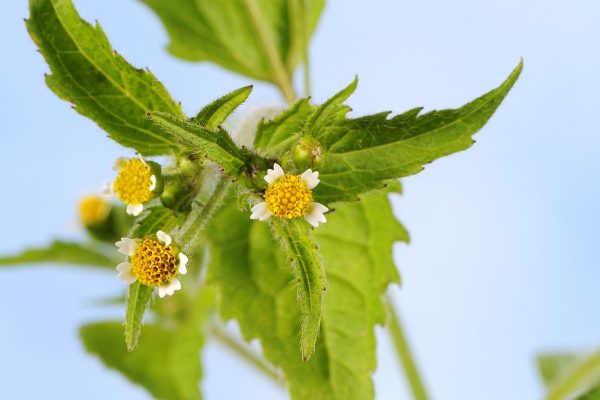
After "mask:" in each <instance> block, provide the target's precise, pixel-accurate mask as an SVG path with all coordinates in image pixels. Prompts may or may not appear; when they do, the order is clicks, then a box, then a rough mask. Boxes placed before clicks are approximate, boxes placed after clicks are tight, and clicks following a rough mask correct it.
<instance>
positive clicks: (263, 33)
mask: <svg viewBox="0 0 600 400" xmlns="http://www.w3.org/2000/svg"><path fill="white" fill-rule="evenodd" d="M244 4H245V5H246V9H247V10H248V14H249V15H250V18H251V19H252V23H253V24H254V28H255V29H256V32H257V33H258V37H259V39H260V42H261V44H262V45H263V47H264V49H265V51H266V52H267V57H268V58H269V62H270V63H271V67H272V69H273V79H274V80H275V84H276V85H277V86H278V87H279V89H280V90H281V93H282V94H283V97H284V98H285V100H286V101H287V102H288V103H292V102H294V100H296V93H295V91H294V87H293V85H292V80H291V77H290V76H289V74H288V72H287V70H286V69H285V66H284V65H283V62H282V61H281V58H280V56H279V53H278V51H277V47H276V46H275V43H274V42H273V40H272V38H271V36H270V35H269V32H268V30H267V29H268V28H267V26H266V25H265V22H264V20H263V18H262V16H261V15H260V10H259V9H258V7H257V6H256V3H255V0H244Z"/></svg>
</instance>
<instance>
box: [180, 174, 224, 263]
mask: <svg viewBox="0 0 600 400" xmlns="http://www.w3.org/2000/svg"><path fill="white" fill-rule="evenodd" d="M217 179H218V180H217V182H216V184H215V186H214V188H213V189H212V191H211V193H210V195H209V196H208V197H207V199H206V200H205V201H203V202H201V203H199V202H196V203H195V204H196V205H197V206H198V207H197V208H195V209H193V210H192V212H191V213H190V218H188V220H187V221H186V223H185V224H184V225H183V226H182V227H181V228H180V229H179V231H178V232H177V241H178V242H179V243H181V245H182V246H183V250H184V251H187V252H188V253H190V254H191V253H193V252H194V249H192V248H190V246H191V243H194V242H195V240H194V239H195V238H196V237H197V236H198V235H199V234H200V231H202V229H204V227H205V226H206V223H207V222H208V221H210V218H211V217H212V215H213V214H214V212H215V211H216V210H217V208H219V207H220V206H221V205H222V204H223V202H224V198H225V195H226V193H227V190H228V189H229V186H230V185H231V183H230V182H229V181H228V180H227V179H226V178H222V177H218V178H217Z"/></svg>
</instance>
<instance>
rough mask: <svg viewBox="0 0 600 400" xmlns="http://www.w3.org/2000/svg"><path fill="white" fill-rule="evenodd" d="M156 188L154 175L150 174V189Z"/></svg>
mask: <svg viewBox="0 0 600 400" xmlns="http://www.w3.org/2000/svg"><path fill="white" fill-rule="evenodd" d="M154 189H156V176H155V175H152V176H151V177H150V191H151V192H153V191H154Z"/></svg>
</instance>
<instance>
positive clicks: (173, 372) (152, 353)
mask: <svg viewBox="0 0 600 400" xmlns="http://www.w3.org/2000/svg"><path fill="white" fill-rule="evenodd" d="M198 313H199V312H198V311H195V314H198ZM200 323H201V321H200V320H198V318H196V317H194V318H189V319H188V320H186V321H183V323H182V324H181V325H179V326H177V327H176V328H175V329H167V328H166V327H163V326H160V325H157V324H151V325H146V326H144V329H143V330H144V339H143V346H141V347H140V348H139V349H137V350H136V351H135V352H133V353H130V352H128V351H127V349H126V348H125V346H124V345H123V333H122V332H123V331H122V325H121V324H120V323H119V322H100V323H94V324H88V325H84V326H82V327H81V328H80V336H81V339H82V341H83V343H84V345H85V348H86V350H87V351H88V352H89V353H91V354H94V355H96V356H97V357H99V358H100V360H102V362H103V363H104V364H105V365H106V366H107V367H109V368H112V369H116V370H117V371H119V372H120V373H122V374H123V375H124V376H125V377H127V378H128V379H129V380H130V381H131V382H133V383H136V384H138V385H141V386H143V387H144V388H146V389H147V390H148V391H149V392H150V393H151V394H152V395H153V396H154V397H155V398H158V399H169V400H177V399H181V400H193V399H198V400H199V399H201V395H200V388H199V381H200V378H201V376H202V369H201V364H200V354H199V351H200V349H201V348H202V346H203V344H204V335H203V332H202V331H201V329H200Z"/></svg>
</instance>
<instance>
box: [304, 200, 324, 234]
mask: <svg viewBox="0 0 600 400" xmlns="http://www.w3.org/2000/svg"><path fill="white" fill-rule="evenodd" d="M327 211H329V208H327V207H325V206H324V205H323V204H321V203H316V202H314V203H312V205H311V207H310V210H309V212H308V213H306V214H305V215H304V219H305V220H306V221H307V222H308V223H309V224H311V225H312V226H314V227H315V228H316V227H317V226H319V223H320V222H321V223H325V222H327V219H325V215H324V213H326V212H327Z"/></svg>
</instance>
